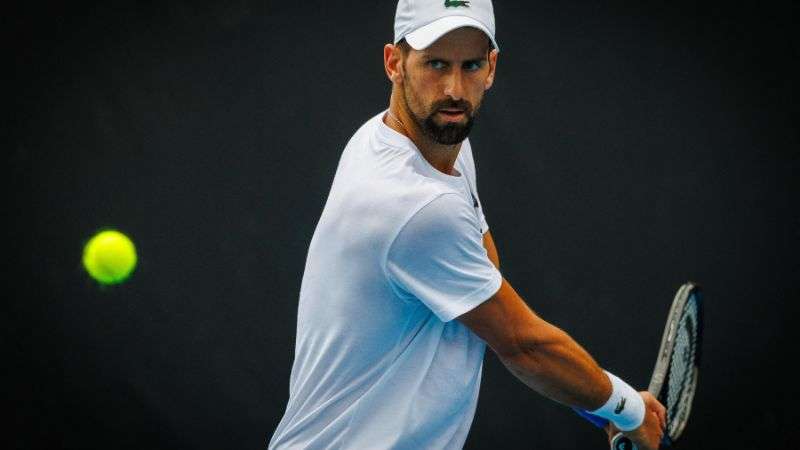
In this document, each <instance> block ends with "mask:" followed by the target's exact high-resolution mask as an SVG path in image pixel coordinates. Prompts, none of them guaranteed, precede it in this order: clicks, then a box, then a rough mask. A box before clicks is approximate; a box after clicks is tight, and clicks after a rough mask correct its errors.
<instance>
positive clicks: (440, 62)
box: [428, 59, 445, 69]
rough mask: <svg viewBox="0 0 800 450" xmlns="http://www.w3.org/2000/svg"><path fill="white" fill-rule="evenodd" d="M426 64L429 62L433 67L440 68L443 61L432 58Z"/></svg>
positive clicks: (442, 65)
mask: <svg viewBox="0 0 800 450" xmlns="http://www.w3.org/2000/svg"><path fill="white" fill-rule="evenodd" d="M428 64H430V65H431V67H433V68H434V69H442V68H444V66H445V64H444V61H439V60H438V59H434V60H432V61H430V62H428Z"/></svg>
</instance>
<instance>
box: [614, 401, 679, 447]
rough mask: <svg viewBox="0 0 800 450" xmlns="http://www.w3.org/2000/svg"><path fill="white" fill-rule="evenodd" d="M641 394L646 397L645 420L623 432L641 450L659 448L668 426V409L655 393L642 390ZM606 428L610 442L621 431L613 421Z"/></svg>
mask: <svg viewBox="0 0 800 450" xmlns="http://www.w3.org/2000/svg"><path fill="white" fill-rule="evenodd" d="M640 394H641V395H642V398H643V399H644V408H645V412H644V422H642V424H641V425H640V426H639V428H637V429H635V430H632V431H626V432H622V433H623V434H624V435H625V436H627V437H629V438H630V439H631V440H632V441H633V443H634V444H636V446H637V447H639V450H658V448H659V446H660V445H661V437H662V436H663V435H664V430H665V429H666V428H667V409H666V408H664V405H662V404H661V402H659V401H658V400H657V399H656V398H655V397H653V394H651V393H649V392H647V391H642V392H640ZM605 429H606V433H608V442H609V444H610V443H611V439H613V438H614V436H616V435H617V433H620V430H619V429H618V428H617V427H615V426H614V424H612V423H611V422H609V423H608V425H606V428H605Z"/></svg>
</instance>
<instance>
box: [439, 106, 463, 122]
mask: <svg viewBox="0 0 800 450" xmlns="http://www.w3.org/2000/svg"><path fill="white" fill-rule="evenodd" d="M439 114H442V115H443V116H445V117H447V118H448V119H460V118H461V117H462V116H464V110H463V109H449V108H448V109H440V110H439Z"/></svg>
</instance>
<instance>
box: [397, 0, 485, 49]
mask: <svg viewBox="0 0 800 450" xmlns="http://www.w3.org/2000/svg"><path fill="white" fill-rule="evenodd" d="M459 27H474V28H477V29H479V30H481V31H483V32H484V33H486V35H487V36H489V39H491V40H492V45H493V46H494V48H496V49H497V51H498V52H499V51H500V46H498V45H497V41H496V40H495V39H494V9H493V8H492V2H491V0H399V1H398V2H397V12H396V13H395V16H394V43H395V44H397V43H398V42H400V40H401V39H403V38H406V42H408V45H410V46H411V48H413V49H415V50H422V49H424V48H427V47H428V46H429V45H431V44H433V43H434V42H435V41H436V40H437V39H439V38H440V37H442V36H444V35H445V34H447V33H448V32H450V31H452V30H454V29H456V28H459Z"/></svg>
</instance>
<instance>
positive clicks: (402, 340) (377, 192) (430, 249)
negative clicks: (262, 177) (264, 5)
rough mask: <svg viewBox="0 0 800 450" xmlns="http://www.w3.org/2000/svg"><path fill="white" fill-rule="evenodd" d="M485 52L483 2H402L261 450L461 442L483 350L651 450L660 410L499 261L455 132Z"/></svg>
mask: <svg viewBox="0 0 800 450" xmlns="http://www.w3.org/2000/svg"><path fill="white" fill-rule="evenodd" d="M498 52H499V46H498V44H497V42H496V40H495V22H494V12H493V8H492V4H491V2H490V1H489V0H469V1H452V0H400V1H399V3H398V5H397V12H396V15H395V21H394V44H387V45H386V46H385V47H384V51H383V56H384V66H385V69H386V75H387V76H388V78H389V80H390V81H391V83H392V92H391V98H390V101H389V108H388V109H387V110H384V111H381V112H380V113H379V114H377V115H375V116H373V117H372V118H370V119H369V120H367V121H366V123H364V124H363V125H362V126H361V127H360V128H359V129H358V130H357V131H356V132H355V134H354V135H353V136H352V138H351V139H350V140H349V142H348V143H347V145H346V147H345V148H344V151H343V152H342V154H341V158H340V160H339V164H338V167H337V169H336V175H335V177H334V180H333V185H332V186H331V190H330V193H329V195H328V198H327V202H326V204H325V207H324V209H323V211H322V216H321V217H320V219H319V222H318V224H317V227H316V230H315V232H314V235H313V237H312V239H311V243H310V246H309V249H308V255H307V259H306V263H305V271H304V273H303V279H302V284H301V287H300V299H299V306H298V312H297V336H296V339H297V340H296V344H295V354H294V363H293V366H292V371H291V377H290V381H289V401H288V404H287V405H286V411H285V413H284V415H283V418H282V420H281V421H280V423H279V424H278V427H277V429H276V430H275V432H274V434H273V435H272V438H271V440H270V442H269V448H270V449H460V448H462V447H463V445H464V442H465V440H466V438H467V434H468V432H469V429H470V426H471V424H472V420H473V417H474V414H475V408H476V406H477V401H478V392H479V388H480V382H481V374H482V369H483V357H484V350H485V348H486V345H487V344H488V345H489V347H490V348H491V349H492V350H493V351H494V352H495V353H496V354H497V356H498V357H499V358H500V360H501V361H502V362H503V363H504V364H505V366H506V367H507V368H508V369H509V370H510V371H511V373H513V374H514V375H515V376H516V377H517V378H519V379H520V380H521V381H522V382H523V383H525V384H526V385H528V386H530V387H531V388H532V389H533V390H535V391H536V392H538V393H540V394H542V395H545V396H547V397H549V398H551V399H553V400H555V401H557V402H560V403H562V404H565V405H569V406H573V407H576V408H580V409H583V410H586V411H589V412H591V413H593V414H595V415H597V416H600V417H604V418H606V419H609V420H610V421H611V422H610V423H611V425H609V426H608V427H607V429H606V431H607V432H608V433H609V436H611V435H612V434H613V433H615V432H616V429H619V430H622V431H623V432H625V433H626V435H628V436H629V437H630V438H632V440H633V441H634V442H635V443H637V444H638V445H639V446H640V448H642V449H655V448H658V442H659V441H660V438H661V435H662V430H663V428H664V425H665V410H664V407H663V406H662V405H661V404H660V403H659V402H658V401H657V400H656V399H655V398H653V396H652V395H650V394H649V393H647V392H646V391H644V392H641V393H640V392H637V391H636V390H634V389H633V388H631V387H630V386H629V385H628V384H626V383H625V382H624V381H622V380H621V379H619V378H618V377H616V376H614V375H613V374H611V373H609V372H606V371H604V370H603V369H602V368H600V367H599V366H598V365H597V363H596V362H595V361H594V360H593V359H592V357H591V356H590V355H589V354H588V353H587V352H586V351H585V350H584V349H583V348H582V347H581V346H579V345H578V344H577V343H576V342H575V341H574V340H573V339H572V338H570V336H569V335H567V334H566V333H565V332H563V331H562V330H560V329H559V328H557V327H556V326H554V325H552V324H550V323H548V322H546V321H544V320H543V319H541V318H540V317H538V316H537V315H536V314H535V313H534V312H533V311H532V310H531V309H530V308H529V307H528V306H527V305H526V303H525V302H524V301H523V300H522V299H521V298H520V296H519V295H518V294H517V292H515V290H514V289H513V287H512V286H511V285H510V284H509V283H508V281H506V280H505V279H504V278H503V277H502V275H501V273H500V271H499V267H500V263H499V260H498V256H497V250H496V249H495V245H494V242H493V240H492V235H491V233H490V232H489V225H488V224H487V221H486V217H485V215H484V212H483V207H482V204H481V202H480V197H479V196H478V190H477V185H476V180H475V164H474V162H473V157H472V147H471V145H470V142H469V139H468V138H467V135H468V134H469V132H470V129H471V128H472V125H473V123H474V120H475V117H476V116H477V114H478V110H479V108H480V106H481V101H482V99H483V95H484V92H485V91H487V90H488V89H489V88H490V87H491V86H492V83H493V82H494V77H495V68H496V65H497V55H498Z"/></svg>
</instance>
